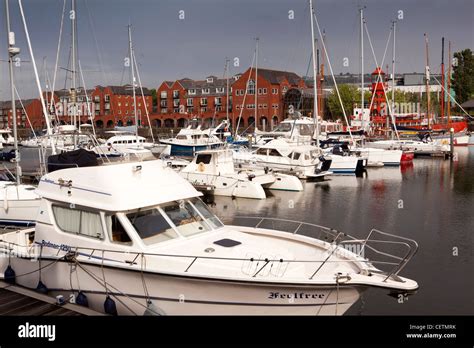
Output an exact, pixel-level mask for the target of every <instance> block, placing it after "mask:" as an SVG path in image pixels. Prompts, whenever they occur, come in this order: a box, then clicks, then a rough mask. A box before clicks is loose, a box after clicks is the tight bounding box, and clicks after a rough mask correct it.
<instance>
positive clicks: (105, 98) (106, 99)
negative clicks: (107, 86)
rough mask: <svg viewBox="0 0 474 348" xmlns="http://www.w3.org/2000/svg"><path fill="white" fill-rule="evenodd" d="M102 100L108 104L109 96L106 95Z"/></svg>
mask: <svg viewBox="0 0 474 348" xmlns="http://www.w3.org/2000/svg"><path fill="white" fill-rule="evenodd" d="M104 100H105V101H106V102H109V101H110V95H108V94H106V95H105V97H104Z"/></svg>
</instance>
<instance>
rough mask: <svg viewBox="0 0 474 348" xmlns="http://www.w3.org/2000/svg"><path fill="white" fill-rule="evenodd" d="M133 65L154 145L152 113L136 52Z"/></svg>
mask: <svg viewBox="0 0 474 348" xmlns="http://www.w3.org/2000/svg"><path fill="white" fill-rule="evenodd" d="M133 65H135V71H136V72H137V78H138V84H139V86H140V93H141V95H142V101H143V106H144V107H145V114H146V119H147V121H148V126H149V127H150V135H151V140H152V141H153V144H154V143H155V137H154V136H153V129H152V127H151V121H150V113H149V112H148V105H147V103H146V99H145V93H144V92H143V85H142V79H141V77H140V71H139V70H138V63H137V58H136V56H135V51H134V52H133Z"/></svg>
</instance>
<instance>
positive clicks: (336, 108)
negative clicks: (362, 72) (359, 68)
mask: <svg viewBox="0 0 474 348" xmlns="http://www.w3.org/2000/svg"><path fill="white" fill-rule="evenodd" d="M339 93H340V95H341V99H342V104H343V105H344V110H345V111H346V115H347V117H350V116H351V115H352V109H353V107H354V104H356V103H357V102H358V100H359V98H360V94H359V90H358V89H357V87H356V86H353V85H346V84H344V85H340V86H339ZM327 104H328V107H329V111H330V112H331V116H332V118H333V119H336V118H340V119H343V118H344V113H343V112H342V108H341V103H340V102H339V98H338V96H337V92H336V89H334V90H333V91H332V94H331V95H330V96H329V97H328V103H327Z"/></svg>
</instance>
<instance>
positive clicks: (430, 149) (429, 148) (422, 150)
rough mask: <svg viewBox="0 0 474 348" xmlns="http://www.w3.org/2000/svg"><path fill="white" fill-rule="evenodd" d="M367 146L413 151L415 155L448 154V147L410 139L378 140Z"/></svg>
mask: <svg viewBox="0 0 474 348" xmlns="http://www.w3.org/2000/svg"><path fill="white" fill-rule="evenodd" d="M367 146H370V147H371V148H377V149H387V150H391V149H403V150H408V151H413V152H414V153H415V155H433V154H444V153H448V152H449V150H450V149H449V145H447V144H439V143H437V142H433V141H418V140H411V139H400V140H379V141H373V142H368V143H367Z"/></svg>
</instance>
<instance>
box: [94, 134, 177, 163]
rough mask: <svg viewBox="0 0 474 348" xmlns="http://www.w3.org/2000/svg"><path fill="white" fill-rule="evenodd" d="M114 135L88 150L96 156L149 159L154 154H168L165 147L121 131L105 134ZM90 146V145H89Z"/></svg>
mask: <svg viewBox="0 0 474 348" xmlns="http://www.w3.org/2000/svg"><path fill="white" fill-rule="evenodd" d="M107 133H110V134H114V135H113V136H112V137H110V138H109V139H107V140H106V142H105V144H100V145H99V146H91V147H90V148H88V150H93V151H94V152H96V153H97V154H106V155H107V156H111V157H114V156H138V157H142V158H146V157H151V156H153V154H154V153H157V154H162V153H163V154H166V153H169V149H168V150H167V146H164V145H162V144H154V143H150V142H147V141H146V139H145V138H144V137H142V136H139V135H136V134H131V133H128V132H123V131H110V132H107ZM89 144H90V143H89Z"/></svg>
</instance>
